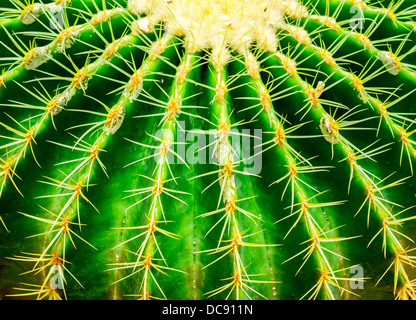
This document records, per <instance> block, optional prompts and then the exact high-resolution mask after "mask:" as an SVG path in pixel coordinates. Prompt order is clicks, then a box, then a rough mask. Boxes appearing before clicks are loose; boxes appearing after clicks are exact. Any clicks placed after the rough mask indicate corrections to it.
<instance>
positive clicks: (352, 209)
mask: <svg viewBox="0 0 416 320" xmlns="http://www.w3.org/2000/svg"><path fill="white" fill-rule="evenodd" d="M299 2H301V3H302V4H303V5H305V7H306V8H307V14H305V15H303V16H296V14H295V13H294V12H291V11H289V10H288V11H285V12H284V17H285V18H284V19H285V20H284V21H285V26H286V27H284V26H282V27H281V28H280V29H278V30H277V31H276V38H277V39H278V46H277V49H276V50H272V51H271V52H265V51H264V50H262V49H261V48H262V46H263V47H264V44H253V45H252V46H251V47H250V52H248V51H244V50H242V51H239V52H237V51H236V50H233V48H228V50H229V52H230V59H229V60H228V61H227V62H226V63H224V64H221V63H218V60H216V58H217V57H216V56H215V55H213V53H212V52H211V50H210V49H206V50H205V49H204V50H194V48H193V47H192V46H191V45H190V44H189V43H188V42H187V38H186V37H181V36H176V35H172V34H169V33H168V32H166V28H165V27H166V26H164V25H163V23H161V24H157V25H156V27H155V28H154V30H145V29H146V28H144V27H143V28H142V30H139V29H138V27H137V26H138V25H139V26H140V23H139V24H137V21H136V20H137V19H143V18H144V16H145V15H141V16H140V17H139V16H137V15H136V14H135V13H134V12H130V11H129V6H128V3H127V1H93V0H90V1H85V0H83V1H77V0H73V1H71V3H67V4H66V5H62V7H60V8H61V9H62V12H64V13H65V15H64V17H65V18H64V25H63V26H61V28H60V29H56V28H52V27H51V26H50V21H51V19H52V18H53V16H54V14H53V13H51V12H48V11H46V12H43V13H42V14H40V15H39V16H38V17H36V18H35V19H34V21H33V22H32V23H30V24H25V23H23V22H24V21H22V16H21V14H22V12H23V10H24V9H25V7H26V5H25V4H21V3H20V1H15V0H13V1H4V3H2V4H0V7H1V9H2V11H1V12H0V24H1V26H2V27H1V28H0V41H1V43H0V56H1V60H0V63H1V65H0V69H1V70H2V75H4V76H1V75H0V76H1V77H0V124H1V125H0V174H1V175H0V219H1V220H0V299H29V298H30V299H36V298H37V299H40V298H41V299H48V298H51V299H52V298H61V299H85V300H87V299H189V300H191V299H300V298H302V299H310V298H313V299H396V298H397V299H398V298H400V299H409V298H410V299H413V298H415V297H416V291H415V290H416V287H415V285H414V279H415V278H414V277H415V274H414V273H415V272H414V269H413V266H414V264H415V263H416V261H415V259H414V253H413V250H414V248H415V247H414V239H415V222H414V218H415V217H416V216H415V214H414V210H415V209H414V206H415V204H416V200H415V192H414V187H415V183H416V180H415V177H414V168H415V165H416V162H415V157H416V152H415V149H414V144H415V142H414V141H413V136H412V134H413V130H414V119H415V115H416V113H415V112H416V103H415V96H416V93H415V88H416V72H415V65H414V63H416V55H415V53H414V51H415V43H414V41H415V40H416V34H415V32H414V29H413V28H415V21H416V20H415V19H414V10H415V7H414V5H413V3H412V2H411V1H410V0H409V1H400V2H398V3H392V4H390V1H380V3H378V4H374V5H370V4H365V2H364V1H338V0H331V1H316V2H315V3H310V2H308V1H299ZM33 5H35V6H37V5H38V6H42V8H46V7H47V4H41V3H39V4H38V3H36V4H33ZM55 5H58V2H57V3H55ZM130 9H131V8H130ZM102 10H108V11H102ZM357 10H361V11H362V15H363V17H364V18H365V20H364V29H363V30H361V31H360V30H358V31H357V30H352V29H351V24H350V23H351V21H352V20H351V19H353V17H352V16H353V15H354V13H355V12H358V11H357ZM266 11H267V8H265V9H264V12H266ZM361 11H360V12H361ZM104 13H106V14H107V18H106V19H103V20H102V21H100V22H97V20H96V19H98V18H97V17H102V16H103V14H104ZM328 17H330V19H329V18H328ZM332 19H333V20H332ZM138 21H142V20H138ZM72 26H78V28H79V30H81V31H80V32H79V34H78V35H77V36H74V37H73V38H67V39H68V43H67V46H66V47H65V45H64V46H62V42H60V40H59V39H62V37H63V35H65V32H69V30H71V29H70V28H71V27H72ZM287 26H292V28H293V29H290V28H289V27H287ZM285 28H286V29H285ZM231 30H232V27H231ZM296 30H298V31H299V30H301V31H302V32H301V31H299V32H298V31H296ZM303 32H306V33H303ZM300 34H301V35H305V34H306V35H308V38H299V35H300ZM60 37H61V38H60ZM33 40H35V41H36V45H34V44H33V43H34V42H33ZM29 43H31V44H32V46H34V47H35V48H37V50H48V52H49V55H48V57H47V59H45V61H43V63H41V64H39V65H38V66H36V67H35V68H31V67H30V65H31V63H33V60H30V59H27V57H28V55H27V54H28V52H30V50H31V49H32V48H33V47H30V44H29ZM112 49H114V50H112ZM221 50H222V49H221ZM221 50H220V53H221V52H222V51H221ZM387 51H390V52H392V53H394V54H396V56H397V57H398V60H397V61H398V63H399V69H398V71H397V70H396V71H397V72H395V70H392V69H389V66H388V65H386V62H384V63H383V61H382V60H383V59H384V58H385V57H386V52H387ZM390 67H391V65H390ZM395 73H396V74H395ZM51 102H55V104H54V105H52V103H51ZM51 106H52V107H53V106H56V108H55V109H53V108H51ZM31 130H33V131H31ZM259 166H260V167H259ZM259 168H260V169H259ZM257 169H259V170H257ZM65 219H67V220H65ZM65 223H68V224H65ZM53 255H55V260H53ZM56 267H58V269H59V270H61V272H62V275H63V277H64V279H65V282H64V286H63V288H62V287H58V289H56V288H55V287H54V284H56V282H52V280H51V279H55V280H56V279H58V278H59V277H58V278H56V277H54V275H55V274H54V273H53V270H54V268H56ZM357 272H358V273H357ZM58 283H59V281H58Z"/></svg>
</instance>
